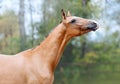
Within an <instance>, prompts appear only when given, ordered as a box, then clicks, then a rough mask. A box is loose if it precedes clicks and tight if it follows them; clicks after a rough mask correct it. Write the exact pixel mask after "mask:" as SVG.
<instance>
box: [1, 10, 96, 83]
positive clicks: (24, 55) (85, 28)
mask: <svg viewBox="0 0 120 84" xmlns="http://www.w3.org/2000/svg"><path fill="white" fill-rule="evenodd" d="M62 17H63V19H62V22H61V23H60V24H59V25H58V26H57V27H56V28H55V29H54V30H53V31H52V32H51V33H50V34H49V36H48V37H47V38H46V39H45V40H44V41H43V42H42V43H41V44H40V45H39V46H37V47H36V48H34V49H29V50H26V51H23V52H20V53H18V54H16V55H13V56H12V55H8V56H7V55H0V84H53V80H54V71H55V68H56V66H57V64H58V62H59V60H60V58H61V55H62V53H63V50H64V48H65V45H66V43H67V42H68V41H69V40H70V39H71V38H72V37H75V36H80V35H82V34H85V33H87V32H90V31H95V30H96V29H97V28H98V25H97V24H96V23H95V22H94V21H92V20H88V19H83V18H80V17H76V16H71V15H70V13H69V12H68V15H66V14H65V13H64V11H63V10H62Z"/></svg>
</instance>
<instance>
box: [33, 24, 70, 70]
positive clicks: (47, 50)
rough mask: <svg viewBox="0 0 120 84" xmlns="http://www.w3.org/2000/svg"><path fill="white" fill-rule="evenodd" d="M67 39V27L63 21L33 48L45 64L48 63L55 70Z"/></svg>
mask: <svg viewBox="0 0 120 84" xmlns="http://www.w3.org/2000/svg"><path fill="white" fill-rule="evenodd" d="M67 41H68V39H66V27H65V26H64V25H63V24H62V23H61V24H59V25H58V26H57V27H56V28H55V29H54V30H53V31H52V32H51V33H50V34H49V36H48V37H47V38H46V39H45V40H44V41H43V42H42V43H41V44H40V45H39V46H38V47H36V48H35V49H34V50H33V51H34V54H35V55H36V56H39V57H40V59H42V62H44V64H48V65H49V66H50V67H51V69H52V70H54V69H55V68H56V66H57V64H58V62H59V59H60V58H61V54H62V52H63V50H64V47H65V44H66V43H67ZM35 55H34V56H35Z"/></svg>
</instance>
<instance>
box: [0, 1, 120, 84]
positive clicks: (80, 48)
mask: <svg viewBox="0 0 120 84" xmlns="http://www.w3.org/2000/svg"><path fill="white" fill-rule="evenodd" d="M4 3H7V4H4ZM9 3H11V4H12V5H11V6H10V5H8V4H9ZM15 4H16V5H15ZM5 5H8V7H7V6H5ZM13 5H15V7H14V6H13ZM0 7H1V8H0V9H1V10H2V11H1V12H0V53H2V54H16V53H18V52H20V51H23V50H26V49H29V48H32V47H35V46H36V45H38V44H39V43H40V42H41V41H42V40H43V39H44V38H45V37H46V36H47V35H48V34H49V32H50V31H51V30H52V29H53V28H54V27H55V26H56V25H57V24H59V22H60V21H61V9H62V8H64V9H65V10H66V11H67V10H70V11H71V13H72V15H76V16H80V17H83V18H90V19H94V20H96V21H97V22H98V23H99V24H100V29H98V30H97V31H96V32H91V33H89V34H87V35H83V36H81V37H77V38H74V39H73V40H72V41H71V42H69V43H68V45H67V47H66V49H65V51H64V54H63V56H62V59H61V61H60V63H59V66H58V67H57V70H56V72H55V82H54V84H119V82H120V65H119V64H120V28H119V27H120V16H119V15H120V9H119V7H120V1H119V0H0ZM5 7H7V8H5Z"/></svg>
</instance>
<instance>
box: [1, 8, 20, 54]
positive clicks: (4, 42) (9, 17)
mask: <svg viewBox="0 0 120 84" xmlns="http://www.w3.org/2000/svg"><path fill="white" fill-rule="evenodd" d="M0 36H1V38H0V52H1V53H5V54H15V53H16V52H18V51H19V29H18V19H17V15H15V13H14V12H13V11H10V10H6V12H5V13H4V14H2V15H1V16H0Z"/></svg>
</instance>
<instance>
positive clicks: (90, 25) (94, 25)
mask: <svg viewBox="0 0 120 84" xmlns="http://www.w3.org/2000/svg"><path fill="white" fill-rule="evenodd" d="M87 28H88V29H91V30H93V31H95V30H96V29H97V23H95V22H90V23H89V24H88V26H87Z"/></svg>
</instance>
